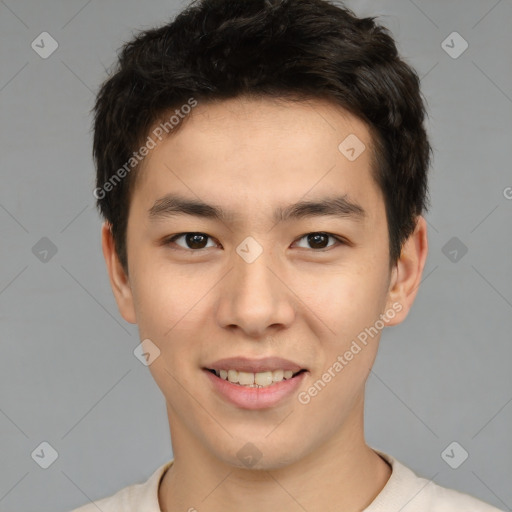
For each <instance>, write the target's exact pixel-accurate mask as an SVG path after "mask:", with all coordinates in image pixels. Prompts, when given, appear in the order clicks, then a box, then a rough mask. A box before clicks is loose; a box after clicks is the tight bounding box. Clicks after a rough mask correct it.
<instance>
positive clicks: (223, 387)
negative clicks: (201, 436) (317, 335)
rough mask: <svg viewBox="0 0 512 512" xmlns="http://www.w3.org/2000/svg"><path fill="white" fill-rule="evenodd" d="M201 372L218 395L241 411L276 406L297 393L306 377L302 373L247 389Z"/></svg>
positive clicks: (304, 373) (210, 373)
mask: <svg viewBox="0 0 512 512" xmlns="http://www.w3.org/2000/svg"><path fill="white" fill-rule="evenodd" d="M203 372H205V373H206V376H207V377H208V378H209V379H210V382H211V383H212V384H213V386H214V388H215V390H216V391H217V392H218V393H220V394H221V395H222V396H223V397H224V398H226V399H227V400H228V401H229V402H231V403H232V404H234V405H236V406H238V407H241V408H242V409H266V408H268V407H273V406H275V405H277V404H278V403H279V402H280V401H282V400H284V399H285V398H288V397H289V396H290V395H292V394H293V393H294V392H295V391H297V388H298V387H299V386H300V384H301V382H302V380H303V379H304V377H305V375H306V372H302V373H300V374H299V375H297V376H296V377H293V378H291V379H287V380H282V381H281V382H276V383H274V384H271V385H270V386H267V387H264V388H249V387H245V386H240V385H238V384H233V383H232V382H229V381H227V380H224V379H221V378H220V377H217V375H215V374H213V373H212V372H210V371H208V370H203Z"/></svg>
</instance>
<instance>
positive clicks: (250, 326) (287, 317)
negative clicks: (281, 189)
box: [218, 237, 294, 336]
mask: <svg viewBox="0 0 512 512" xmlns="http://www.w3.org/2000/svg"><path fill="white" fill-rule="evenodd" d="M232 267H233V270H232V272H230V273H229V275H228V276H227V279H226V281H225V283H224V285H223V289H222V294H221V298H220V301H221V304H220V308H219V310H218V311H219V318H218V320H219V322H221V324H222V325H223V326H224V327H227V326H230V325H231V326H232V325H236V326H238V327H239V328H240V329H242V330H244V331H246V332H247V334H250V335H254V336H257V335H261V334H262V333H264V331H265V330H266V329H267V328H268V327H270V326H275V325H277V324H281V325H280V327H282V326H283V325H287V324H288V323H289V322H290V321H291V320H292V319H293V315H294V309H293V304H292V303H291V301H290V295H289V293H287V288H286V287H285V286H283V284H282V283H281V281H280V280H279V279H278V278H277V277H276V275H275V274H279V269H278V268H275V267H276V260H275V259H274V258H273V251H272V249H271V247H270V245H269V243H267V244H264V242H259V241H257V240H256V239H255V238H253V237H247V238H246V239H244V240H243V241H242V242H241V243H240V244H239V245H238V247H236V250H235V252H234V253H233V260H232ZM269 267H270V268H269Z"/></svg>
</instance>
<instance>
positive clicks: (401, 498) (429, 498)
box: [71, 449, 503, 512]
mask: <svg viewBox="0 0 512 512" xmlns="http://www.w3.org/2000/svg"><path fill="white" fill-rule="evenodd" d="M374 451H375V452H377V453H378V454H379V455H380V456H381V457H382V458H383V459H384V460H386V461H387V462H389V464H390V465H391V467H392V473H391V476H390V478H389V480H388V481H387V483H386V485H385V486H384V488H383V489H382V490H381V492H380V493H379V494H378V495H377V496H376V498H375V499H374V500H373V501H372V502H371V503H370V505H369V506H368V507H366V508H365V509H364V511H363V512H503V511H502V510H500V509H497V508H496V507H493V506H492V505H489V504H487V503H485V502H483V501H481V500H479V499H477V498H474V497H473V496H470V495H469V494H465V493H462V492H459V491H456V490H454V489H448V488H446V487H442V486H440V485H437V484H436V483H435V482H433V481H431V480H427V479H426V478H422V477H419V476H417V475H416V474H415V473H414V472H413V471H412V470H410V469H409V468H408V467H407V466H404V465H403V464H402V463H401V462H399V461H398V460H396V459H395V458H394V457H392V456H391V455H388V454H386V453H383V452H381V451H379V450H375V449H374ZM172 463H173V460H170V461H169V462H166V463H165V464H163V465H162V466H160V467H159V468H158V469H157V470H156V471H155V472H154V473H153V474H152V475H151V476H150V477H149V479H148V480H147V481H146V482H144V483H139V484H133V485H130V486H128V487H125V488H123V489H121V490H119V491H118V492H117V493H115V494H113V495H112V496H109V497H107V498H103V499H100V500H97V501H95V502H94V503H89V504H87V505H83V506H82V507H80V508H77V509H74V510H72V511H71V512H98V510H100V511H101V512H161V509H160V506H159V503H158V487H159V484H160V480H161V478H162V477H163V475H164V473H165V471H166V470H167V469H168V468H169V467H170V466H171V464H172Z"/></svg>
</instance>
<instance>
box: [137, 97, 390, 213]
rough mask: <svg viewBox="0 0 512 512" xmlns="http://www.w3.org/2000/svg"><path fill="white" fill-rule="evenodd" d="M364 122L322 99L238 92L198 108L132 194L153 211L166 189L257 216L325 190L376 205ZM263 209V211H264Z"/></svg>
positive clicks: (154, 156)
mask: <svg viewBox="0 0 512 512" xmlns="http://www.w3.org/2000/svg"><path fill="white" fill-rule="evenodd" d="M373 153H374V146H373V141H372V139H371V136H370V132H369V130H368V129H367V126H366V125H365V123H363V122H362V121H361V120H360V119H358V118H356V117H355V116H352V115H351V114H349V113H348V112H346V111H344V110H343V109H341V108H340V107H338V106H336V105H334V104H332V103H330V102H328V101H324V100H310V101H301V102H291V101H284V100H269V99H263V98H261V99H247V98H235V99H231V100H224V101H216V102H212V103H206V104H201V103H199V104H198V106H196V107H195V108H194V109H193V111H192V112H191V114H190V115H189V116H188V118H187V119H186V121H185V122H184V123H183V125H182V126H180V128H179V129H178V130H177V131H176V132H175V133H172V134H171V135H169V136H168V137H166V138H163V139H162V141H157V145H156V147H155V148H154V149H152V150H151V152H150V153H149V154H148V155H147V156H146V158H145V160H144V162H143V165H142V166H141V168H140V169H138V170H137V172H138V173H139V172H140V173H141V174H140V176H139V179H138V180H137V186H136V189H135V193H134V200H135V199H138V201H139V202H142V203H143V206H144V209H145V211H146V212H148V213H149V212H150V210H151V208H152V207H154V205H155V203H156V202H157V201H158V200H161V199H162V198H163V197H164V196H165V195H166V194H167V193H178V194H180V195H181V196H184V197H188V198H190V199H201V201H202V202H204V203H213V204H217V205H226V204H227V205H230V206H232V208H231V207H230V208H229V211H245V212H253V214H256V213H257V212H260V211H261V210H262V209H264V206H265V205H268V215H269V218H270V217H273V218H275V211H276V208H279V207H284V206H285V205H287V204H292V203H297V201H298V200H300V199H302V200H310V199H311V200H313V199H317V198H320V197H322V198H323V197H326V196H330V197H333V196H336V197H340V196H344V195H345V196H347V197H348V198H349V199H352V200H353V201H352V202H355V199H356V198H357V203H358V204H359V203H361V202H363V203H368V204H370V205H371V203H372V202H373V203H375V201H376V200H377V199H378V197H377V196H379V195H380V191H379V190H378V188H377V186H376V183H375V181H374V179H373V176H372V168H373V165H374V161H373ZM258 214H259V213H258Z"/></svg>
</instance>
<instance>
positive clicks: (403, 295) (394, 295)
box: [386, 215, 428, 325]
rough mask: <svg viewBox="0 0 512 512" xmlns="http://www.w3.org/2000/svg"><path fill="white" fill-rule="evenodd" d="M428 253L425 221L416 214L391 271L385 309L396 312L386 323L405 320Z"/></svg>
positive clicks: (396, 322) (393, 323) (390, 323)
mask: <svg viewBox="0 0 512 512" xmlns="http://www.w3.org/2000/svg"><path fill="white" fill-rule="evenodd" d="M427 254H428V240H427V222H426V220H425V218H424V217H423V216H421V215H420V216H418V217H417V221H416V227H415V229H414V232H413V233H412V235H411V236H410V237H409V238H408V239H407V240H406V242H405V243H404V245H403V247H402V252H401V254H400V258H399V260H398V261H397V263H396V266H395V268H393V271H392V277H391V282H390V288H389V291H388V299H387V303H386V311H388V310H389V309H393V310H394V311H395V312H397V313H396V315H394V317H393V318H392V319H390V320H389V321H388V322H387V325H397V324H399V323H401V322H403V321H404V320H405V318H406V317H407V315H408V313H409V310H410V309H411V307H412V304H413V302H414V299H415V298H416V294H417V292H418V288H419V285H420V283H421V276H422V274H423V268H424V267H425V262H426V259H427Z"/></svg>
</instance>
